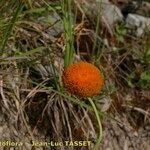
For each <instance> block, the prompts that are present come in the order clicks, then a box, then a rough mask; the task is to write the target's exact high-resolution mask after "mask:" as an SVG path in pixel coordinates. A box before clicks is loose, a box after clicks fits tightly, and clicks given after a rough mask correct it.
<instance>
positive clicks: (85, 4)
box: [78, 0, 123, 35]
mask: <svg viewBox="0 0 150 150" xmlns="http://www.w3.org/2000/svg"><path fill="white" fill-rule="evenodd" d="M78 3H79V4H80V6H81V8H82V10H83V12H84V13H85V16H86V17H88V19H89V20H90V21H93V20H95V22H97V19H98V16H100V21H101V22H102V23H103V24H104V25H105V27H106V28H107V30H108V31H109V32H110V34H111V35H113V31H112V30H113V27H114V24H115V23H116V22H120V21H122V20H123V15H122V13H121V10H120V9H119V8H118V7H117V6H115V5H114V4H112V3H111V2H109V1H108V0H94V1H93V0H82V1H80V0H78Z"/></svg>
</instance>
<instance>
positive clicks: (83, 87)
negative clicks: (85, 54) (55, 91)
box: [62, 62, 104, 97]
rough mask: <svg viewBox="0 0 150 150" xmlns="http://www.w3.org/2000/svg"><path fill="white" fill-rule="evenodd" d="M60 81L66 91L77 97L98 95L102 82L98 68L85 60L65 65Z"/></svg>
mask: <svg viewBox="0 0 150 150" xmlns="http://www.w3.org/2000/svg"><path fill="white" fill-rule="evenodd" d="M62 81H63V84H64V87H65V88H66V89H67V91H68V92H70V93H71V94H74V95H77V96H79V97H91V96H95V95H98V94H99V92H100V91H101V89H102V87H103V83H104V79H103V77H102V75H101V72H100V71H99V69H98V68H97V67H95V66H94V65H92V64H90V63H87V62H79V63H75V64H72V65H70V66H69V67H67V68H66V69H65V70H64V72H63V76H62Z"/></svg>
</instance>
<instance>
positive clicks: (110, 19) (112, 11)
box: [102, 2, 123, 26]
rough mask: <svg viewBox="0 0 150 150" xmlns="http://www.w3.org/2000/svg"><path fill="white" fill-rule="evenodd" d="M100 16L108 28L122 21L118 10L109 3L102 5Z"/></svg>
mask: <svg viewBox="0 0 150 150" xmlns="http://www.w3.org/2000/svg"><path fill="white" fill-rule="evenodd" d="M102 15H103V17H104V18H105V19H106V20H107V23H108V24H109V25H110V26H111V25H113V24H114V23H116V22H118V21H122V19H123V15H122V13H121V11H120V9H119V8H118V7H117V6H115V5H113V4H111V3H110V2H107V3H106V2H105V3H102Z"/></svg>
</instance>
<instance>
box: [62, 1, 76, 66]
mask: <svg viewBox="0 0 150 150" xmlns="http://www.w3.org/2000/svg"><path fill="white" fill-rule="evenodd" d="M71 3H72V0H69V1H68V0H63V1H62V12H63V25H64V31H65V44H66V45H65V57H64V66H65V67H67V66H68V65H69V64H71V63H72V62H73V54H74V35H73V32H74V30H73V29H74V23H73V19H72V11H71Z"/></svg>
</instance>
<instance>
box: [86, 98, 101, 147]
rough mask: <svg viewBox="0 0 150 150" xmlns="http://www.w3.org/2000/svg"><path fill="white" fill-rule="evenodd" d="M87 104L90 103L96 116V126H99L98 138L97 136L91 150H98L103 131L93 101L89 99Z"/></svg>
mask: <svg viewBox="0 0 150 150" xmlns="http://www.w3.org/2000/svg"><path fill="white" fill-rule="evenodd" d="M88 100H89V102H90V103H91V106H92V108H93V110H94V112H95V115H96V119H97V122H98V126H99V136H98V139H97V142H96V144H95V146H94V148H93V150H98V146H99V144H100V143H101V140H102V134H103V130H102V124H101V120H100V116H99V113H98V110H97V108H96V106H95V104H94V102H93V100H92V99H91V98H88Z"/></svg>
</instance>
